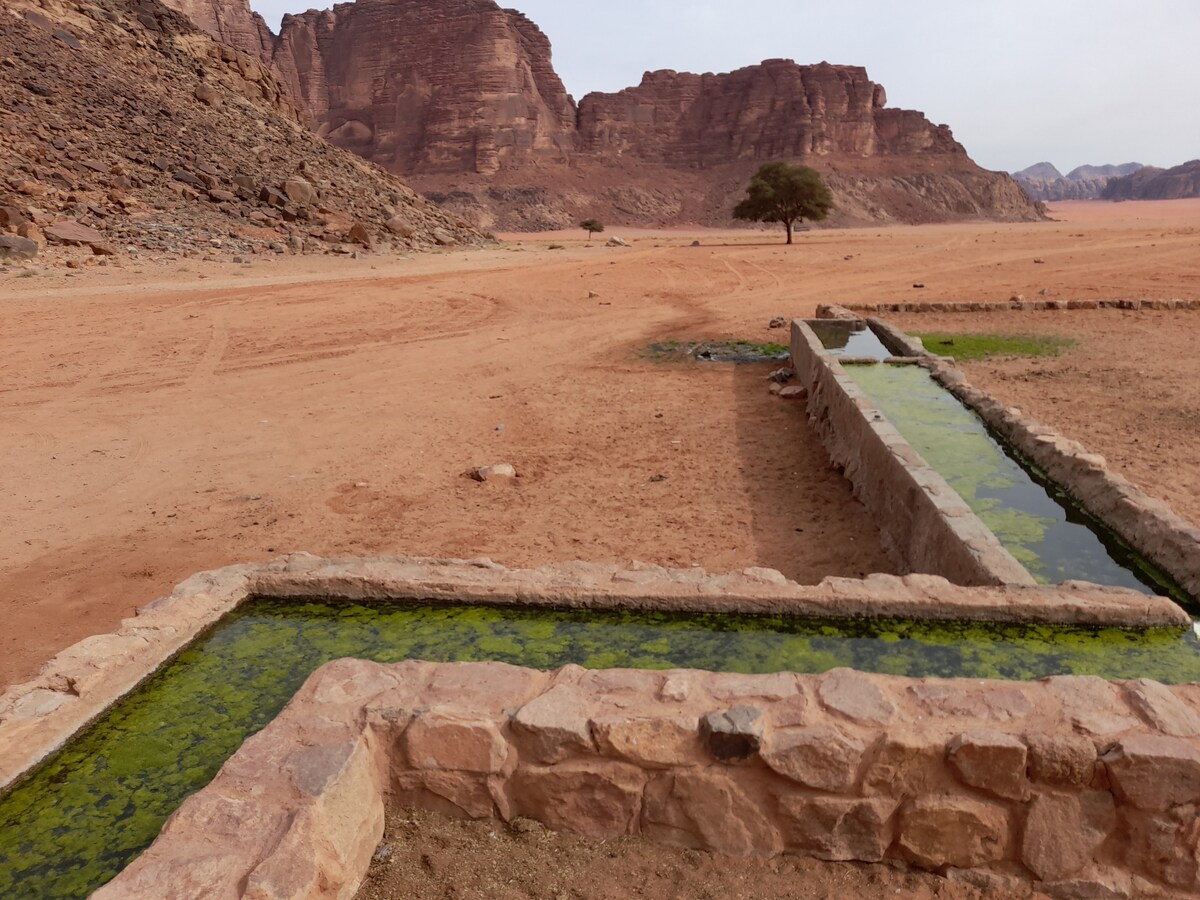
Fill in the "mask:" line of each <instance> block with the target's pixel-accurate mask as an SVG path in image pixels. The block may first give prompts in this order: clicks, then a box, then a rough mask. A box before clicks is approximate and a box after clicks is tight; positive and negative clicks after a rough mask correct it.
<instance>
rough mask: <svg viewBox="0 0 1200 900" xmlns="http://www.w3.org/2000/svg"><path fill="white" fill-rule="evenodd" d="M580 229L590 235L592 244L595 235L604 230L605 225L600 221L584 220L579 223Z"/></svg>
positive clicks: (589, 238) (589, 240)
mask: <svg viewBox="0 0 1200 900" xmlns="http://www.w3.org/2000/svg"><path fill="white" fill-rule="evenodd" d="M579 227H580V228H582V229H583V230H584V231H586V232H587V233H588V242H589V243H590V242H591V240H592V235H593V234H599V233H600V232H602V231H603V230H604V223H603V222H601V221H600V220H599V219H584V220H583V221H582V222H580V223H579Z"/></svg>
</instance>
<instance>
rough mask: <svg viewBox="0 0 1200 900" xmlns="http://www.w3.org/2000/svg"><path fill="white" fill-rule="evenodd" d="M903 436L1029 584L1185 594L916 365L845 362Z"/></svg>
mask: <svg viewBox="0 0 1200 900" xmlns="http://www.w3.org/2000/svg"><path fill="white" fill-rule="evenodd" d="M847 371H848V374H849V375H850V376H851V377H852V378H853V379H854V381H855V382H856V383H857V384H858V385H859V386H860V387H861V388H862V389H863V390H864V391H865V392H866V393H867V395H868V396H869V397H870V398H871V399H872V400H873V401H874V402H875V403H876V405H878V406H879V408H880V409H881V410H883V413H884V415H885V416H887V418H888V419H889V420H890V421H891V423H892V424H893V425H895V426H896V428H897V429H898V430H899V431H900V433H901V434H902V435H903V436H904V438H905V439H906V440H907V441H908V442H909V443H910V444H911V445H912V446H913V448H914V449H916V451H917V452H918V453H920V454H921V456H923V457H924V458H925V461H926V462H928V463H929V464H930V465H931V466H932V467H933V468H934V469H935V470H937V472H938V473H939V474H941V476H942V477H943V478H945V479H946V481H948V482H949V483H950V486H951V487H952V488H954V490H955V491H957V492H958V493H959V495H960V496H961V497H962V498H963V500H965V501H966V503H967V505H968V506H970V507H971V509H973V510H974V511H975V513H976V515H978V516H979V518H980V519H982V520H983V522H984V524H986V525H987V526H988V527H989V528H990V529H991V530H992V531H993V532H994V533H995V535H996V537H998V538H999V539H1000V542H1001V543H1002V544H1003V545H1004V546H1005V548H1006V549H1007V550H1008V551H1009V553H1011V554H1012V555H1013V556H1014V557H1016V559H1017V560H1018V562H1020V563H1021V564H1022V565H1024V566H1025V568H1026V569H1028V570H1029V572H1030V574H1032V575H1033V576H1034V578H1036V579H1037V580H1038V581H1041V582H1045V583H1051V584H1057V583H1059V582H1062V581H1066V580H1069V579H1078V580H1081V581H1090V582H1093V583H1095V584H1103V585H1112V586H1116V587H1126V588H1133V589H1135V590H1139V591H1143V592H1147V593H1157V594H1165V595H1168V596H1173V597H1174V598H1175V599H1177V600H1179V601H1180V602H1182V603H1184V604H1185V605H1189V604H1190V598H1188V596H1187V594H1186V592H1184V591H1183V590H1182V589H1181V588H1179V587H1178V586H1177V585H1175V584H1174V583H1173V582H1172V581H1171V579H1170V578H1169V577H1167V576H1166V575H1165V574H1163V573H1162V572H1160V571H1159V570H1157V569H1156V568H1155V567H1154V566H1153V564H1151V563H1150V562H1149V561H1147V560H1146V559H1144V558H1143V557H1141V556H1140V555H1139V554H1138V553H1137V552H1136V551H1134V550H1133V549H1132V548H1131V547H1130V546H1129V545H1128V544H1126V543H1125V542H1124V541H1122V540H1121V539H1120V538H1118V537H1117V536H1116V535H1115V534H1113V533H1112V532H1111V531H1109V530H1108V529H1106V528H1105V527H1104V526H1103V524H1102V523H1100V522H1099V521H1097V520H1096V519H1094V518H1092V517H1091V516H1089V515H1088V514H1087V513H1085V512H1084V511H1083V510H1082V509H1080V508H1079V507H1078V506H1077V505H1076V504H1075V503H1074V502H1073V501H1072V500H1071V499H1070V498H1069V497H1068V496H1067V495H1066V494H1065V493H1064V492H1063V491H1062V490H1061V489H1058V488H1057V487H1056V486H1055V485H1054V484H1053V483H1052V482H1050V481H1049V480H1048V479H1045V478H1043V477H1040V476H1038V475H1037V474H1036V473H1035V472H1034V471H1033V470H1032V469H1028V468H1026V467H1024V466H1022V464H1021V463H1020V462H1019V461H1018V460H1017V459H1015V458H1014V457H1013V456H1012V455H1010V454H1009V452H1007V450H1006V449H1005V447H1004V446H1003V445H1001V443H1000V442H999V441H997V440H996V439H995V437H993V436H992V434H991V433H990V432H989V431H988V429H987V426H986V425H985V424H984V423H983V421H982V420H981V419H980V418H979V417H978V416H977V415H976V414H975V413H973V412H972V411H971V410H969V409H967V408H966V407H965V406H963V405H962V403H961V402H960V401H959V400H958V399H957V398H956V397H955V396H954V395H953V394H951V393H950V392H949V391H947V390H946V389H945V388H943V387H942V386H941V385H939V384H938V383H937V382H936V381H934V380H933V379H932V378H931V377H930V375H929V373H928V372H927V371H926V370H925V369H922V368H920V367H917V366H888V365H883V366H848V367H847Z"/></svg>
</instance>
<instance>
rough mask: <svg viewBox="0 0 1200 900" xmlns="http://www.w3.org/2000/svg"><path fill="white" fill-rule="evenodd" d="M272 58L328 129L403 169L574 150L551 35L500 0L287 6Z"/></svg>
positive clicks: (314, 119)
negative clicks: (296, 9)
mask: <svg viewBox="0 0 1200 900" xmlns="http://www.w3.org/2000/svg"><path fill="white" fill-rule="evenodd" d="M271 59H272V61H273V62H274V64H275V66H276V67H277V68H278V70H279V72H280V73H281V74H282V76H283V79H284V81H285V83H287V84H289V85H290V87H291V89H292V94H293V96H294V97H296V98H297V101H298V103H299V105H300V106H301V108H302V109H303V110H304V111H305V113H306V114H307V116H308V118H309V121H310V123H311V124H312V126H313V128H314V129H315V130H316V131H317V133H318V134H321V135H323V136H326V137H328V138H329V140H331V141H332V142H333V143H335V144H338V145H339V146H342V147H347V148H349V149H352V150H355V151H357V152H359V153H361V154H362V155H363V156H366V157H367V158H368V159H370V160H372V161H373V162H376V163H379V164H380V165H382V166H384V167H386V168H388V169H390V170H392V171H394V172H399V173H403V174H408V175H412V174H419V173H426V172H449V173H480V174H491V173H493V172H495V171H496V170H497V169H499V168H500V166H501V165H503V164H505V163H506V162H507V161H510V160H514V159H523V158H527V157H530V156H538V155H547V154H548V155H550V156H560V157H561V156H564V155H565V154H567V153H569V152H570V150H571V149H572V147H573V145H574V132H575V108H574V104H573V103H572V102H571V98H570V97H569V96H568V95H567V92H566V90H565V89H564V88H563V85H562V81H560V80H559V77H558V75H557V74H556V73H555V71H554V68H553V66H552V65H551V63H550V42H549V40H548V39H547V38H546V36H545V35H544V34H542V32H541V31H540V30H538V28H537V26H536V25H534V24H533V23H532V22H530V21H529V20H528V19H527V18H525V17H524V16H523V15H521V14H520V13H518V12H515V11H512V10H503V9H500V8H499V7H498V6H497V5H496V4H495V3H493V2H491V0H359V2H357V3H344V4H339V5H337V6H335V7H334V8H333V9H332V10H328V11H325V12H307V13H304V14H303V15H299V16H288V17H286V18H285V19H284V21H283V27H282V29H281V32H280V36H279V39H278V41H277V43H276V46H275V49H274V51H273V53H272V55H271Z"/></svg>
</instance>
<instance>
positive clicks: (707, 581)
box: [0, 553, 1191, 791]
mask: <svg viewBox="0 0 1200 900" xmlns="http://www.w3.org/2000/svg"><path fill="white" fill-rule="evenodd" d="M254 596H271V597H295V598H313V597H318V598H322V599H327V600H332V599H345V600H367V599H370V600H387V601H391V602H395V603H439V604H455V603H460V604H488V605H493V606H521V607H526V608H544V609H552V608H557V609H572V608H573V609H583V608H586V609H610V610H612V609H632V610H662V611H669V612H696V613H712V612H727V613H743V614H750V615H754V614H762V615H794V616H824V617H844V618H861V617H868V618H870V617H877V618H902V619H932V620H940V621H960V622H962V621H973V622H1027V623H1042V624H1074V625H1097V626H1104V625H1114V626H1126V627H1129V626H1132V627H1140V626H1167V627H1178V628H1183V627H1187V626H1188V625H1190V623H1191V619H1190V618H1189V617H1188V615H1187V614H1186V613H1185V612H1184V611H1183V610H1182V609H1180V608H1179V607H1177V606H1176V605H1175V604H1173V603H1171V601H1169V600H1166V599H1163V598H1160V597H1147V596H1145V595H1143V594H1140V593H1138V592H1136V591H1129V590H1123V589H1120V588H1103V587H1097V586H1095V585H1085V584H1067V585H1062V586H1058V587H1048V586H1040V585H1039V586H1034V587H1014V586H1009V587H1004V588H966V587H959V586H957V585H953V584H951V583H950V582H948V581H946V580H945V579H943V578H937V577H934V576H929V575H909V576H906V577H904V578H897V577H896V576H893V575H872V576H870V577H868V578H864V579H852V578H828V579H826V580H825V581H823V582H821V584H819V585H800V584H796V583H795V582H791V581H788V580H787V579H786V578H784V577H783V575H782V574H780V573H779V572H776V571H774V570H772V569H746V570H744V571H742V572H737V573H731V574H725V575H722V574H710V573H708V572H705V571H704V570H703V569H664V568H662V567H660V566H652V565H645V564H641V563H636V562H634V563H629V564H625V565H616V564H604V563H582V562H576V563H560V564H558V565H552V566H546V567H544V568H541V569H508V568H505V567H504V566H501V565H497V564H496V563H494V562H492V561H491V560H488V559H476V560H438V559H422V558H414V557H389V558H381V559H335V560H329V559H320V558H318V557H315V556H310V555H308V554H306V553H296V554H292V555H290V556H287V557H284V558H281V559H278V560H275V561H273V562H269V563H262V564H258V565H246V566H231V567H229V568H226V569H219V570H216V571H213V572H202V573H200V574H198V575H194V576H193V577H191V578H189V579H188V580H187V581H185V582H183V583H182V584H180V585H179V586H178V587H177V588H176V589H175V590H174V591H173V592H172V593H171V594H170V595H168V596H166V597H163V598H160V599H159V600H155V601H154V602H153V603H149V604H147V605H145V606H143V607H141V608H140V609H138V611H137V615H135V616H132V617H130V618H128V619H125V620H124V621H123V622H122V623H121V628H120V630H118V631H117V632H115V633H112V634H102V635H95V636H93V637H89V638H85V639H84V640H82V641H80V642H79V643H77V644H75V645H73V646H71V647H68V648H67V649H66V650H64V651H63V652H62V653H60V654H58V655H57V656H56V657H54V658H53V659H51V660H50V661H49V662H47V663H46V664H45V665H44V666H43V667H42V669H41V671H40V672H39V673H38V675H37V676H36V677H35V678H33V679H31V680H29V681H26V682H23V683H21V684H16V685H13V686H11V687H9V688H8V689H7V690H5V691H4V692H3V693H0V791H3V790H4V789H5V788H6V787H8V786H9V785H11V784H12V783H13V782H15V781H16V780H17V779H18V778H20V777H21V776H22V775H23V774H24V773H26V772H28V771H30V770H31V769H32V768H34V767H35V766H36V765H38V763H40V762H41V761H42V760H44V759H46V758H47V757H48V756H49V755H50V754H52V753H53V752H55V751H56V750H58V749H59V748H60V747H61V746H62V745H63V744H64V743H66V742H67V741H68V740H70V738H71V737H72V736H73V735H74V734H75V733H76V732H78V731H79V729H81V728H83V727H84V726H86V725H87V724H88V723H89V722H91V721H93V720H94V719H96V718H97V717H98V716H100V715H103V713H104V712H105V711H106V710H107V709H108V708H109V707H110V706H111V705H112V704H114V703H116V702H117V701H119V700H120V699H121V698H122V697H124V696H125V695H126V694H128V693H129V692H130V691H132V690H134V689H135V688H136V687H137V686H138V685H139V684H141V682H142V681H144V680H145V679H146V678H148V677H150V675H152V674H153V673H154V672H155V671H156V670H157V669H158V668H159V667H160V666H161V665H162V664H163V663H165V662H166V661H167V660H169V659H170V658H171V657H173V656H174V655H175V654H177V653H178V652H179V651H180V650H182V649H183V648H184V647H186V646H187V645H188V644H189V643H191V642H192V641H193V640H194V639H195V638H196V637H198V636H199V635H200V634H202V633H203V632H204V631H205V629H207V628H209V627H211V626H212V625H214V624H216V623H217V622H218V621H219V620H220V619H221V618H222V617H223V616H225V615H227V614H228V613H230V612H232V611H233V610H235V609H236V608H237V607H238V606H239V605H241V604H242V603H243V602H245V601H246V600H247V599H249V598H250V597H254Z"/></svg>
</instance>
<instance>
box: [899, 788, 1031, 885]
mask: <svg viewBox="0 0 1200 900" xmlns="http://www.w3.org/2000/svg"><path fill="white" fill-rule="evenodd" d="M1008 830H1009V829H1008V813H1007V811H1006V810H1005V809H1004V807H1003V806H1000V805H999V804H996V803H985V802H981V801H976V800H968V799H966V798H964V797H956V796H953V795H942V796H933V797H922V798H920V799H918V800H914V801H912V802H910V803H909V804H908V806H906V807H905V808H904V810H903V811H902V813H901V815H900V848H901V850H902V851H903V853H904V856H905V858H907V859H908V860H910V861H911V862H913V863H915V864H916V865H918V866H921V867H923V868H926V869H937V868H940V867H942V866H956V867H957V868H960V869H967V868H973V867H975V866H982V865H986V864H988V863H992V862H996V861H998V860H1001V859H1004V857H1005V856H1006V855H1007V852H1008Z"/></svg>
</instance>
